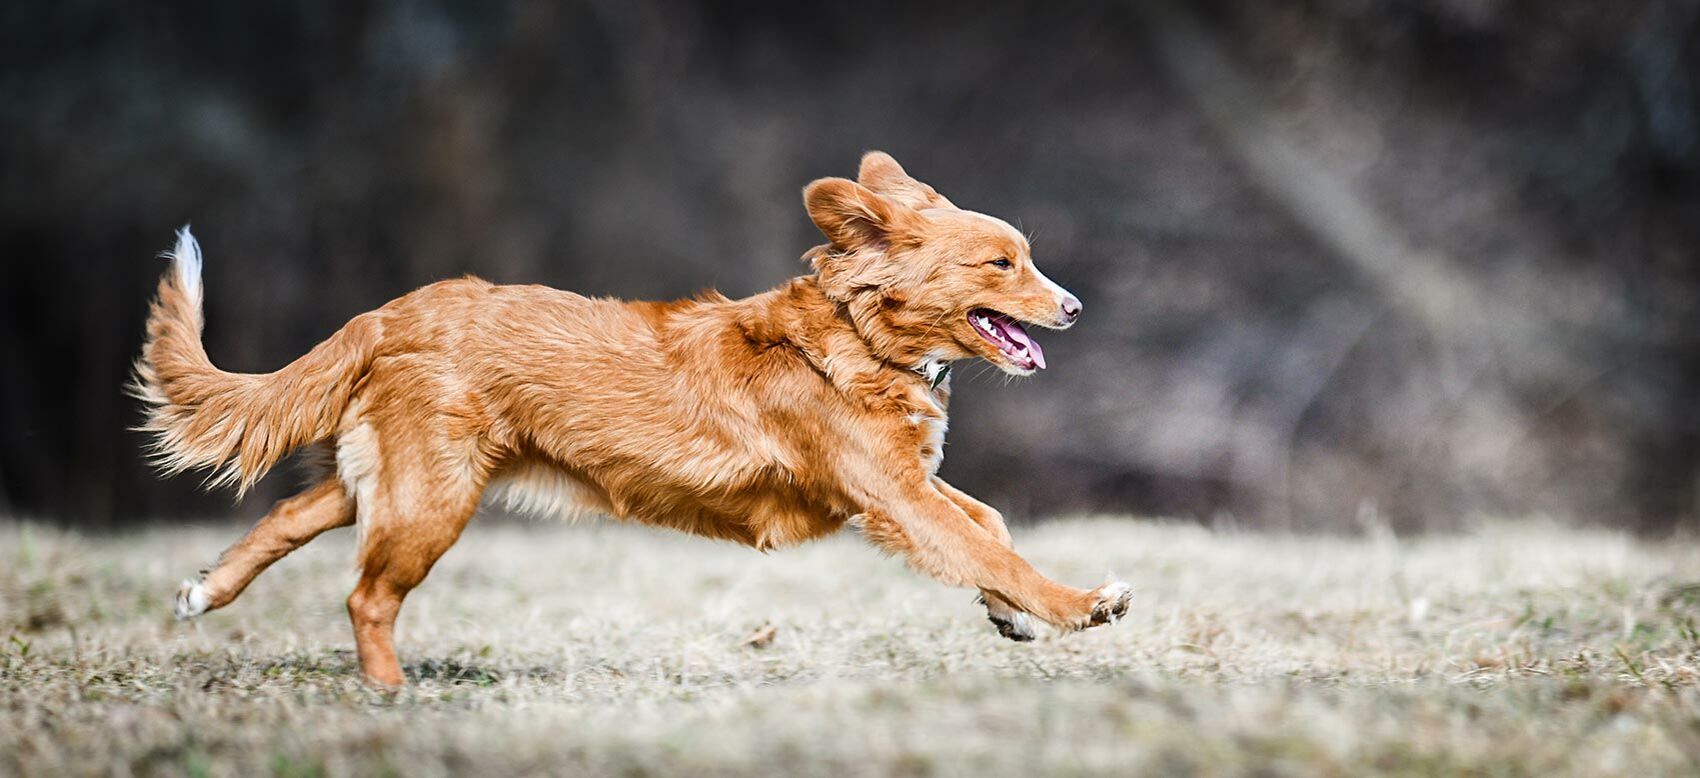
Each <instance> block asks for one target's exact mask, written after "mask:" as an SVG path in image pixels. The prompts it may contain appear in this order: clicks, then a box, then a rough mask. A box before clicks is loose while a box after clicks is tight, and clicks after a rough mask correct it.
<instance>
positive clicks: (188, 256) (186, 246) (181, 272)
mask: <svg viewBox="0 0 1700 778" xmlns="http://www.w3.org/2000/svg"><path fill="white" fill-rule="evenodd" d="M165 255H166V256H167V257H170V258H171V262H172V265H173V266H175V267H176V268H177V280H178V282H179V283H181V284H183V291H185V292H188V293H189V296H190V297H196V298H198V297H200V296H201V244H200V243H197V242H196V241H195V236H194V235H192V234H190V233H189V225H187V224H185V225H183V228H182V229H179V230H178V231H177V245H176V246H174V247H172V249H171V250H170V251H168V252H166V254H165Z"/></svg>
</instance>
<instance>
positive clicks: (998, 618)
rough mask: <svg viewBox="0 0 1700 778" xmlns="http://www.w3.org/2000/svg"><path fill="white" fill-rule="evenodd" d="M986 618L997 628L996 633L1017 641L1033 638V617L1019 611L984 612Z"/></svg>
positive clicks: (1023, 641) (1022, 641)
mask: <svg viewBox="0 0 1700 778" xmlns="http://www.w3.org/2000/svg"><path fill="white" fill-rule="evenodd" d="M986 619H987V620H988V621H990V622H992V626H994V627H997V628H998V634H999V635H1002V636H1003V637H1006V638H1009V639H1010V640H1013V641H1015V642H1017V643H1026V642H1028V641H1031V640H1032V639H1033V619H1032V618H1031V617H1029V616H1028V615H1027V614H1025V613H1022V612H1021V611H1010V612H1008V613H993V612H991V611H987V612H986Z"/></svg>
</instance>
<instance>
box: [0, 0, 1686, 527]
mask: <svg viewBox="0 0 1700 778" xmlns="http://www.w3.org/2000/svg"><path fill="white" fill-rule="evenodd" d="M707 5H709V4H704V6H707ZM1177 8H1178V6H1168V5H1163V4H1154V3H1147V2H1127V3H1104V4H1100V3H1080V4H1068V3H1045V4H1033V5H1027V6H1023V5H1019V4H974V5H961V6H953V5H942V4H938V5H936V4H926V3H910V4H901V5H895V6H881V5H879V4H872V3H868V2H855V3H772V4H760V3H758V4H713V7H712V9H711V8H709V7H698V6H695V5H687V4H668V3H649V2H625V1H624V0H609V1H607V2H591V3H560V4H557V3H544V2H517V3H482V2H425V1H422V2H400V3H373V2H314V3H229V2H225V3H215V2H207V3H122V4H119V3H113V4H107V3H96V2H85V1H83V0H61V1H59V2H28V1H25V2H14V3H7V4H5V5H4V7H3V9H0V28H3V31H0V131H3V132H0V170H3V171H4V173H3V179H0V257H3V263H4V264H3V267H0V320H3V322H4V324H3V326H4V328H5V329H4V332H3V336H0V370H3V371H4V378H3V379H0V434H3V436H4V437H3V444H0V512H4V513H7V514H11V515H21V516H30V517H37V518H42V519H48V520H54V521H60V522H64V523H67V524H75V525H101V524H112V523H118V522H126V521H133V520H148V519H152V520H158V519H169V518H171V517H174V516H182V515H191V516H209V515H229V514H232V513H233V512H234V513H240V514H253V513H256V512H258V511H259V510H260V509H261V506H262V505H264V504H265V503H266V498H268V497H275V496H278V495H280V494H282V493H283V492H285V491H287V490H288V489H289V488H290V487H291V486H293V477H292V476H291V475H290V474H288V473H283V472H280V474H278V475H274V476H272V477H271V478H270V479H268V481H267V482H266V483H264V484H262V486H261V488H260V489H259V494H258V495H257V496H256V498H255V499H254V500H251V501H250V502H249V503H248V504H246V505H244V506H242V507H239V508H232V507H231V505H230V501H229V498H228V497H227V496H225V495H207V494H202V493H198V492H197V491H196V488H195V487H196V483H197V479H195V478H193V477H182V478H177V479H175V480H170V481H166V480H160V479H158V478H156V477H155V476H154V475H153V474H151V473H150V472H149V470H148V469H147V468H146V466H145V465H144V463H143V457H142V454H141V451H140V449H141V446H142V444H143V442H144V441H143V440H142V438H141V437H140V436H138V435H136V434H134V433H130V432H127V431H126V427H127V426H128V425H131V424H134V423H135V422H136V421H137V420H138V413H137V405H136V403H135V402H133V401H131V400H128V399H126V398H125V397H124V396H123V394H122V392H121V385H122V384H123V382H124V380H125V378H126V372H127V369H128V363H129V361H130V360H131V359H132V358H133V356H134V355H135V353H136V351H137V348H138V346H139V343H140V337H141V325H142V321H143V318H144V315H145V312H146V303H147V299H148V297H149V295H150V294H151V289H152V285H153V283H154V281H155V279H156V278H157V276H158V274H159V273H160V272H161V271H162V270H163V269H164V263H163V261H161V260H158V259H157V258H156V254H157V252H159V251H160V250H162V249H164V248H167V247H168V246H169V244H170V242H171V240H172V236H171V232H172V230H173V229H174V228H176V227H177V226H179V225H181V224H183V223H185V222H193V223H194V225H195V230H196V233H197V235H198V236H199V237H200V239H201V241H202V245H203V247H204V249H205V251H206V255H207V271H206V283H207V289H208V295H207V318H208V327H207V332H206V341H207V346H208V349H209V351H210V353H211V354H212V356H213V359H214V361H215V362H217V363H218V364H219V365H220V366H222V367H224V368H225V369H230V370H241V371H267V370H271V369H275V368H277V367H279V366H281V365H283V364H285V363H286V362H288V361H289V360H291V359H293V358H295V357H296V356H299V355H300V354H301V353H303V352H304V351H305V350H306V349H308V348H309V347H310V346H311V345H312V344H313V343H315V342H316V341H318V340H319V339H321V338H323V337H325V336H326V335H328V334H329V333H330V332H332V331H334V330H335V329H336V328H338V327H339V326H341V324H342V323H343V322H344V321H345V320H347V319H348V318H349V317H351V316H353V315H355V314H357V313H359V312H361V311H365V310H368V309H371V308H373V307H376V306H378V305H381V304H382V303H384V302H385V301H387V300H389V299H391V298H393V297H396V296H398V295H400V294H403V293H405V292H407V291H408V290H410V289H412V288H414V287H416V286H418V285H421V284H424V283H427V282H430V281H433V280H437V279H442V278H447V277H452V276H457V275H461V274H466V273H473V274H477V275H480V276H483V277H485V278H488V279H491V280H494V281H498V282H541V283H546V284H550V285H553V286H558V287H564V288H569V289H573V290H576V291H580V292H584V293H587V294H599V295H619V296H623V297H637V298H666V297H675V296H683V295H687V294H690V293H692V292H694V291H696V290H699V289H702V288H705V287H710V286H714V287H718V288H719V289H721V290H722V291H724V292H726V293H727V294H731V295H735V296H737V295H745V294H749V293H753V292H757V291H760V290H762V289H765V288H768V287H770V286H772V285H774V284H777V283H779V282H780V281H782V280H783V279H785V278H786V277H788V276H791V275H795V274H799V273H801V272H803V271H804V266H803V265H802V264H801V263H800V262H799V260H798V257H799V256H800V255H801V254H802V253H803V251H805V250H806V249H808V248H809V247H810V246H812V245H814V244H816V243H817V242H819V236H818V234H817V233H816V232H815V231H814V229H813V228H812V226H811V225H810V224H809V222H808V220H807V219H806V217H805V216H804V213H803V210H802V207H801V205H800V198H799V190H800V188H801V187H802V186H803V185H804V184H805V183H807V182H808V181H809V180H811V179H813V178H816V177H819V176H824V175H853V173H854V170H855V165H856V161H857V159H858V157H859V155H860V154H861V152H862V151H864V150H866V149H873V148H878V149H884V150H886V151H889V152H891V153H893V154H894V155H896V157H897V158H898V159H899V160H900V161H901V162H903V163H904V164H905V165H906V166H907V167H908V168H909V170H910V171H911V172H912V173H914V174H915V175H917V176H918V177H920V178H922V179H923V180H926V181H929V182H930V183H932V184H934V185H935V186H937V187H938V188H939V189H940V190H941V191H942V192H944V193H945V194H946V195H947V196H949V197H950V198H952V199H953V200H955V201H956V202H957V203H958V204H961V205H963V206H965V207H969V208H974V209H977V210H982V211H986V212H989V213H993V214H997V215H1000V216H1003V217H1005V218H1007V219H1009V220H1010V221H1011V222H1013V223H1016V224H1018V225H1020V226H1021V227H1022V228H1024V229H1025V230H1026V231H1028V232H1029V233H1032V234H1034V236H1035V250H1036V256H1037V257H1038V258H1039V260H1040V263H1041V266H1042V267H1044V268H1045V270H1046V271H1047V272H1048V273H1049V274H1050V275H1051V276H1052V277H1053V278H1055V279H1056V280H1057V281H1059V282H1060V283H1062V284H1063V285H1065V286H1067V287H1069V288H1070V289H1071V290H1073V291H1075V292H1076V293H1077V294H1078V295H1079V296H1080V297H1081V298H1082V299H1084V300H1085V301H1086V306H1087V310H1086V315H1085V318H1084V320H1083V322H1082V324H1081V325H1080V326H1079V327H1077V328H1075V329H1074V330H1072V331H1070V332H1068V333H1060V334H1058V333H1053V334H1052V335H1050V336H1048V337H1045V338H1044V341H1043V342H1044V344H1045V346H1046V350H1047V353H1048V354H1049V355H1050V356H1051V362H1052V365H1053V367H1052V368H1051V369H1050V370H1048V371H1046V372H1044V373H1042V374H1040V376H1038V377H1037V378H1034V379H1030V380H1021V381H1016V382H1013V383H1011V382H1007V381H1005V380H1004V378H1003V377H1002V376H1001V375H998V374H996V373H995V371H982V370H981V366H979V365H961V366H959V369H958V373H957V378H956V383H955V386H956V390H957V393H956V397H957V399H956V405H955V407H953V409H952V410H953V414H952V417H953V418H952V422H953V423H952V430H951V439H950V447H949V449H948V456H947V458H946V462H945V466H944V474H945V475H946V476H947V477H949V478H951V479H953V480H954V481H956V482H958V483H959V484H960V485H962V486H964V487H965V488H967V489H968V490H969V491H971V492H974V493H976V494H979V495H981V496H983V497H985V498H988V499H989V500H990V501H991V502H993V503H994V504H996V505H999V506H1000V507H1003V508H1005V509H1007V512H1008V513H1009V514H1010V515H1011V516H1012V518H1014V519H1016V520H1018V521H1019V520H1028V519H1035V518H1044V517H1046V516H1050V515H1054V514H1057V513H1061V512H1067V511H1077V510H1103V511H1112V512H1116V513H1138V514H1161V515H1171V516H1182V517H1192V518H1196V519H1197V520H1199V521H1206V522H1211V523H1215V524H1232V525H1238V526H1259V527H1273V528H1291V529H1298V530H1315V529H1326V530H1354V529H1358V528H1362V527H1366V526H1391V527H1392V528H1393V529H1395V530H1397V531H1411V530H1418V529H1447V528H1454V527H1458V526H1462V525H1465V524H1467V523H1468V522H1470V521H1472V520H1473V519H1474V518H1476V517H1479V516H1482V515H1517V516H1522V515H1529V514H1548V515H1552V516H1555V517H1558V518H1561V519H1564V520H1575V521H1585V522H1610V523H1617V524H1624V525H1627V526H1632V527H1635V528H1638V529H1642V530H1648V531H1659V530H1666V529H1670V528H1674V527H1679V526H1682V525H1683V524H1684V523H1685V522H1688V521H1690V520H1691V519H1692V517H1693V516H1694V515H1695V514H1696V508H1697V505H1700V487H1697V475H1700V414H1697V413H1696V410H1695V407H1696V401H1697V400H1700V369H1697V368H1700V352H1697V349H1696V345H1697V343H1696V340H1697V333H1700V309H1697V302H1700V261H1697V259H1700V258H1697V257H1696V256H1695V254H1696V249H1697V247H1700V241H1697V238H1700V234H1697V233H1700V131H1697V124H1700V110H1697V107H1696V106H1697V101H1700V73H1697V70H1696V64H1697V63H1700V56H1697V51H1696V49H1697V46H1700V42H1697V40H1696V38H1697V31H1700V3H1696V2H1693V1H1690V0H1626V1H1624V2H1609V3H1608V2H1581V1H1578V0H1550V1H1549V0H1404V1H1402V2H1394V1H1393V0H1313V1H1312V2H1297V3H1278V4H1277V3H1236V2H1204V3H1189V4H1185V5H1184V8H1186V9H1187V10H1184V11H1182V10H1177Z"/></svg>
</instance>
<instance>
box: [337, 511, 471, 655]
mask: <svg viewBox="0 0 1700 778" xmlns="http://www.w3.org/2000/svg"><path fill="white" fill-rule="evenodd" d="M386 486H388V487H389V488H388V489H384V490H380V491H379V494H378V495H377V496H376V498H375V502H376V504H373V505H369V506H368V505H362V506H361V507H360V511H361V521H362V522H363V523H366V522H369V523H370V526H368V527H365V528H364V531H365V532H366V539H365V544H364V547H363V548H362V549H361V558H360V567H361V574H360V582H359V583H358V584H356V585H355V587H354V592H353V593H352V594H350V595H349V596H348V617H349V620H350V621H351V622H353V625H354V644H355V648H356V650H357V651H358V653H359V655H360V670H361V672H362V673H363V674H364V675H365V676H366V679H367V680H368V681H371V682H373V683H375V684H379V685H382V686H400V685H401V684H403V683H405V682H406V679H405V678H404V676H403V675H402V672H401V663H400V662H399V661H397V659H396V654H395V642H394V636H395V621H396V616H397V614H399V613H400V612H401V603H402V600H403V599H405V598H406V597H407V593H408V592H410V591H412V590H413V588H414V587H415V586H418V585H419V583H420V582H421V581H423V580H425V575H426V574H427V573H429V572H431V567H432V565H435V564H436V562H437V559H438V558H440V557H442V555H443V552H445V551H448V550H449V547H450V546H453V545H454V544H455V541H456V540H458V539H459V538H460V533H461V530H463V529H465V528H466V523H467V522H468V521H469V520H471V518H472V515H473V513H474V512H476V511H477V509H478V497H479V494H480V492H481V491H482V489H481V488H480V487H475V486H472V485H468V484H460V485H456V484H454V483H453V479H451V478H442V479H437V478H424V479H406V480H402V481H399V482H391V483H388V484H386ZM397 495H425V496H413V497H404V498H403V499H396V496H397Z"/></svg>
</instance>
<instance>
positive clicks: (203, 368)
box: [130, 226, 379, 494]
mask: <svg viewBox="0 0 1700 778" xmlns="http://www.w3.org/2000/svg"><path fill="white" fill-rule="evenodd" d="M164 256H166V257H168V258H170V259H171V269H170V270H168V271H166V274H165V277H164V278H162V279H160V282H159V295H158V297H156V298H155V299H154V302H153V307H152V309H151V311H150V312H149V315H148V332H147V341H146V342H145V343H144V344H143V346H142V355H141V357H140V358H139V359H137V360H136V365H135V376H134V380H133V382H132V384H131V386H130V390H131V393H132V394H133V395H135V396H136V397H137V398H139V399H141V400H142V401H143V402H144V403H146V404H147V420H146V421H145V422H144V423H143V424H142V425H141V426H140V427H138V428H137V429H139V430H140V431H142V432H147V433H149V434H151V435H152V436H153V440H152V441H151V443H150V446H149V448H150V454H151V455H152V458H153V461H154V463H155V464H156V465H157V466H159V467H160V468H161V469H163V470H165V471H166V472H169V473H179V472H182V471H184V470H192V469H211V470H212V471H213V472H212V473H211V474H210V475H209V476H208V478H207V484H208V486H234V487H236V489H237V492H238V493H239V494H240V493H242V492H245V491H247V490H248V488H249V487H251V486H253V485H254V482H256V481H258V480H260V477H261V476H263V475H265V474H266V471H267V470H269V469H271V467H272V466H273V465H275V464H277V462H278V460H280V459H282V458H283V457H284V456H286V455H288V454H289V452H291V451H293V450H295V449H296V448H299V447H301V446H304V445H307V444H309V443H313V442H315V441H319V440H323V439H325V438H328V437H330V436H331V435H333V434H334V433H335V432H336V428H337V423H338V421H339V419H340V417H341V416H342V412H343V409H344V408H345V407H346V406H347V404H348V401H349V397H350V395H351V394H352V393H353V391H354V387H355V385H356V383H357V382H359V380H360V379H361V377H362V376H364V375H365V373H366V370H367V368H368V367H369V366H370V365H371V362H372V357H373V352H374V351H375V348H376V345H377V340H378V336H379V327H378V325H377V323H376V321H375V320H374V319H372V317H370V316H362V317H358V318H356V319H355V320H354V321H352V322H350V323H349V324H348V326H346V327H344V328H342V330H341V331H339V332H337V333H336V334H335V335H332V336H331V337H330V338H329V339H327V340H325V341H324V342H323V343H320V344H319V345H318V346H315V347H314V348H313V350H312V351H309V352H308V353H307V355H306V356H304V357H302V358H300V359H298V360H296V361H295V362H293V363H291V364H290V365H289V366H287V367H285V368H283V369H282V370H279V371H277V372H275V373H267V374H250V373H227V372H224V371H222V370H219V369H218V368H216V367H214V366H213V364H212V361H211V360H209V359H208V358H207V352H206V349H205V348H204V347H203V346H202V345H201V327H202V324H203V321H202V317H201V298H202V286H201V247H200V245H199V244H198V243H196V242H195V236H193V235H191V234H189V228H188V227H187V226H185V227H184V228H183V229H181V230H178V231H177V245H176V247H175V248H173V249H172V250H171V251H168V252H166V253H165V255H164Z"/></svg>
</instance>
